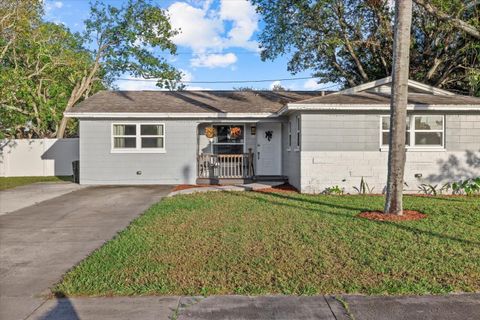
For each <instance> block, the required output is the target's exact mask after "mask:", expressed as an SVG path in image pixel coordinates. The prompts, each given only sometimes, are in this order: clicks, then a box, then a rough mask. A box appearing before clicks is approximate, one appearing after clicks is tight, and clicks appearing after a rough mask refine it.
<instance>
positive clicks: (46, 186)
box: [0, 182, 84, 216]
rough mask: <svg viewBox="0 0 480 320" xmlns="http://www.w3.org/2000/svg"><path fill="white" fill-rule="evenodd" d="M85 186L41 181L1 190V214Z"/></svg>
mask: <svg viewBox="0 0 480 320" xmlns="http://www.w3.org/2000/svg"><path fill="white" fill-rule="evenodd" d="M81 188H84V186H81V185H79V184H76V183H72V182H39V183H32V184H28V185H25V186H21V187H16V188H13V189H7V190H2V191H0V216H1V215H4V214H7V213H10V212H14V211H17V210H20V209H23V208H26V207H29V206H32V205H34V204H37V203H40V202H43V201H45V200H49V199H53V198H56V197H59V196H61V195H64V194H67V193H70V192H72V191H75V190H79V189H81Z"/></svg>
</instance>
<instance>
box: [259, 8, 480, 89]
mask: <svg viewBox="0 0 480 320" xmlns="http://www.w3.org/2000/svg"><path fill="white" fill-rule="evenodd" d="M252 2H253V3H254V4H255V5H256V6H257V10H258V12H259V13H260V14H261V15H262V16H263V19H264V23H265V25H264V28H263V30H262V31H261V34H260V37H259V39H260V46H261V49H262V53H261V55H262V59H264V60H268V59H275V58H277V57H278V56H280V55H283V54H286V53H289V54H292V58H291V59H290V61H289V64H288V70H289V71H291V72H292V73H297V72H300V71H312V73H313V75H314V76H316V77H318V78H319V82H320V83H327V82H335V83H340V84H342V85H344V86H345V87H352V86H355V85H358V84H361V83H364V82H368V81H372V80H376V79H379V78H382V77H385V76H389V75H391V71H392V53H393V8H392V6H391V2H390V1H389V0H276V1H271V0H252ZM417 2H418V3H422V5H419V4H418V3H414V6H413V24H412V42H411V54H410V72H409V76H410V78H411V79H413V80H417V81H421V82H424V83H427V84H431V85H434V86H438V87H441V88H445V89H449V90H452V91H454V92H458V93H463V94H469V95H477V96H480V60H479V56H480V41H479V40H478V38H476V37H475V36H474V32H473V34H472V32H467V30H466V29H467V26H468V30H471V31H474V30H477V31H478V30H480V6H478V2H477V1H474V0H467V1H460V0H432V1H428V2H427V1H421V0H418V1H417ZM425 3H426V4H425ZM427 8H428V9H427ZM431 8H433V11H432V9H431ZM445 12H448V13H449V17H452V19H446V18H445ZM454 19H455V20H454ZM458 21H462V22H463V23H462V24H461V25H462V26H463V27H464V28H462V27H460V24H459V22H458Z"/></svg>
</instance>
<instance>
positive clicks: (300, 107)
mask: <svg viewBox="0 0 480 320" xmlns="http://www.w3.org/2000/svg"><path fill="white" fill-rule="evenodd" d="M316 110H319V111H327V110H336V111H356V110H358V111H389V110H390V105H389V104H370V105H368V104H362V105H358V106H351V105H345V104H316V105H314V104H290V105H288V108H286V109H284V110H283V112H282V113H286V112H288V111H316ZM407 110H421V111H423V110H425V111H428V110H432V111H480V105H435V104H431V105H426V104H409V105H407Z"/></svg>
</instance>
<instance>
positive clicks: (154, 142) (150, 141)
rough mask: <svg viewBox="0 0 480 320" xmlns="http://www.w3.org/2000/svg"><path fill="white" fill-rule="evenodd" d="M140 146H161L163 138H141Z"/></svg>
mask: <svg viewBox="0 0 480 320" xmlns="http://www.w3.org/2000/svg"><path fill="white" fill-rule="evenodd" d="M142 148H163V138H142Z"/></svg>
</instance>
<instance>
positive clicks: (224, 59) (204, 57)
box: [190, 53, 238, 68]
mask: <svg viewBox="0 0 480 320" xmlns="http://www.w3.org/2000/svg"><path fill="white" fill-rule="evenodd" d="M237 60H238V58H237V56H236V55H235V54H233V53H226V54H200V55H198V56H196V57H194V58H193V59H191V60H190V63H191V65H192V66H193V67H206V68H225V67H228V66H229V65H232V64H234V63H235V62H237Z"/></svg>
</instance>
